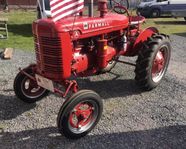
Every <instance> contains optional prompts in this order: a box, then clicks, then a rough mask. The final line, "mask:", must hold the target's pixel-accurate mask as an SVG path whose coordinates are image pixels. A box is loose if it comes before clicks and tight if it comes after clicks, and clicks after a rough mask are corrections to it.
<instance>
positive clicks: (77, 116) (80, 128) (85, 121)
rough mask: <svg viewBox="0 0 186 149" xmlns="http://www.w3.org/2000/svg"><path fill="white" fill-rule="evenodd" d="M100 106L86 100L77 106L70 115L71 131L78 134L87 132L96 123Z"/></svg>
mask: <svg viewBox="0 0 186 149" xmlns="http://www.w3.org/2000/svg"><path fill="white" fill-rule="evenodd" d="M97 116H98V106H97V103H96V102H95V101H93V100H86V101H83V102H81V103H79V104H77V105H76V106H75V107H74V108H73V110H72V111H71V112H70V114H69V122H68V125H69V129H70V130H71V131H72V132H74V133H76V134H79V133H82V132H85V131H87V130H88V129H89V128H90V127H91V126H92V125H93V124H94V123H95V121H96V119H97Z"/></svg>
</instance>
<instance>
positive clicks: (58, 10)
mask: <svg viewBox="0 0 186 149" xmlns="http://www.w3.org/2000/svg"><path fill="white" fill-rule="evenodd" d="M50 7H51V16H52V19H53V21H54V22H56V21H58V20H60V19H62V18H65V17H68V16H70V15H73V14H77V13H78V12H80V11H81V10H82V9H83V7H84V0H50Z"/></svg>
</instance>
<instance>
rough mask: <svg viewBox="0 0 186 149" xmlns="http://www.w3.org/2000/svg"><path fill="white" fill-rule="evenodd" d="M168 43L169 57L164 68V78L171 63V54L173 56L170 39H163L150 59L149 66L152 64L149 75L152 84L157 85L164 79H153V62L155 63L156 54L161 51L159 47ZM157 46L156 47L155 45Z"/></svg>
mask: <svg viewBox="0 0 186 149" xmlns="http://www.w3.org/2000/svg"><path fill="white" fill-rule="evenodd" d="M164 45H166V46H167V51H166V52H167V59H166V64H165V67H164V70H163V76H162V78H163V77H164V75H165V73H166V71H167V68H168V65H169V61H170V56H171V47H170V43H169V42H168V41H166V40H165V41H163V42H162V43H161V44H160V45H158V47H157V48H156V49H155V50H154V52H153V54H152V56H151V60H150V61H149V66H150V69H149V72H148V73H149V77H148V82H149V84H151V86H153V88H154V87H157V86H158V85H159V84H160V82H161V81H162V78H161V79H160V80H159V81H158V82H154V81H153V79H152V67H153V63H154V59H155V58H156V55H157V53H158V51H159V49H160V48H161V47H162V46H164ZM154 48H155V47H154Z"/></svg>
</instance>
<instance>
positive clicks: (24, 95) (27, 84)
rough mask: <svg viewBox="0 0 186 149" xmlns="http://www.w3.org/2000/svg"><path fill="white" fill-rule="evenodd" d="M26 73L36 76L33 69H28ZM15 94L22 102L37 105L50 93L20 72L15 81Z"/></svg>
mask: <svg viewBox="0 0 186 149" xmlns="http://www.w3.org/2000/svg"><path fill="white" fill-rule="evenodd" d="M24 71H25V72H26V73H28V74H29V75H31V76H34V73H33V72H32V69H30V68H27V69H24ZM14 92H15V94H16V96H17V97H18V98H19V99H20V100H22V101H24V102H26V103H35V102H36V101H38V100H40V99H42V98H43V97H45V96H46V95H47V94H48V92H49V91H48V90H46V89H44V88H42V87H40V86H38V85H37V82H36V81H34V80H32V79H30V78H29V77H28V76H26V75H25V74H23V73H22V72H19V73H18V74H17V76H16V78H15V80H14Z"/></svg>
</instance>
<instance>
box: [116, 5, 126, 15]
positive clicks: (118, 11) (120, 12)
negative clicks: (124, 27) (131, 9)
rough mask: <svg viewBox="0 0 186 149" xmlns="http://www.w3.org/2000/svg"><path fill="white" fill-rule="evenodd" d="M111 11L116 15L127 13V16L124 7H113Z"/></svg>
mask: <svg viewBox="0 0 186 149" xmlns="http://www.w3.org/2000/svg"><path fill="white" fill-rule="evenodd" d="M113 10H114V12H116V13H118V14H125V13H127V15H129V14H128V10H127V8H126V7H124V6H114V8H113Z"/></svg>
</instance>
